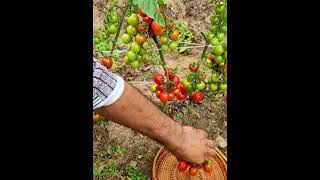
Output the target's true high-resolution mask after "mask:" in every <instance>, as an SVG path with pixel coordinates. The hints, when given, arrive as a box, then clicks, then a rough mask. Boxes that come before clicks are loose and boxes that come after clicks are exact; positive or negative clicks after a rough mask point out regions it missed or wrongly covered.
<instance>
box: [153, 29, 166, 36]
mask: <svg viewBox="0 0 320 180" xmlns="http://www.w3.org/2000/svg"><path fill="white" fill-rule="evenodd" d="M164 31H165V30H164V29H163V28H162V29H160V31H155V32H154V34H155V35H157V36H161V35H162V34H163V33H164Z"/></svg>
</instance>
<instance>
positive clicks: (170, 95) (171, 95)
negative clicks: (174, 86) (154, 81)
mask: <svg viewBox="0 0 320 180" xmlns="http://www.w3.org/2000/svg"><path fill="white" fill-rule="evenodd" d="M175 97H176V96H175V95H174V94H173V93H170V94H169V99H168V100H169V101H172V100H174V98H175Z"/></svg>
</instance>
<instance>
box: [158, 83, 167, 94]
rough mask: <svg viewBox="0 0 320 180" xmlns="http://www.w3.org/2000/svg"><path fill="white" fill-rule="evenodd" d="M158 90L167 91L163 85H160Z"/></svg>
mask: <svg viewBox="0 0 320 180" xmlns="http://www.w3.org/2000/svg"><path fill="white" fill-rule="evenodd" d="M158 90H159V91H161V92H163V91H164V90H165V87H164V86H163V85H162V84H158Z"/></svg>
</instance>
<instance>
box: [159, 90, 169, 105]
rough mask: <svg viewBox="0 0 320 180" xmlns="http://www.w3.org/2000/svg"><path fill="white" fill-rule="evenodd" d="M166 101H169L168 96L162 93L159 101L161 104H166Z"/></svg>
mask: <svg viewBox="0 0 320 180" xmlns="http://www.w3.org/2000/svg"><path fill="white" fill-rule="evenodd" d="M168 100H169V94H168V93H166V92H163V93H161V94H160V101H161V102H162V103H163V104H165V103H167V102H168Z"/></svg>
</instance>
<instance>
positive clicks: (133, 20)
mask: <svg viewBox="0 0 320 180" xmlns="http://www.w3.org/2000/svg"><path fill="white" fill-rule="evenodd" d="M138 22H139V17H138V15H136V14H134V13H132V14H131V15H130V16H129V17H128V24H130V25H133V26H135V25H137V24H138Z"/></svg>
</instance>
